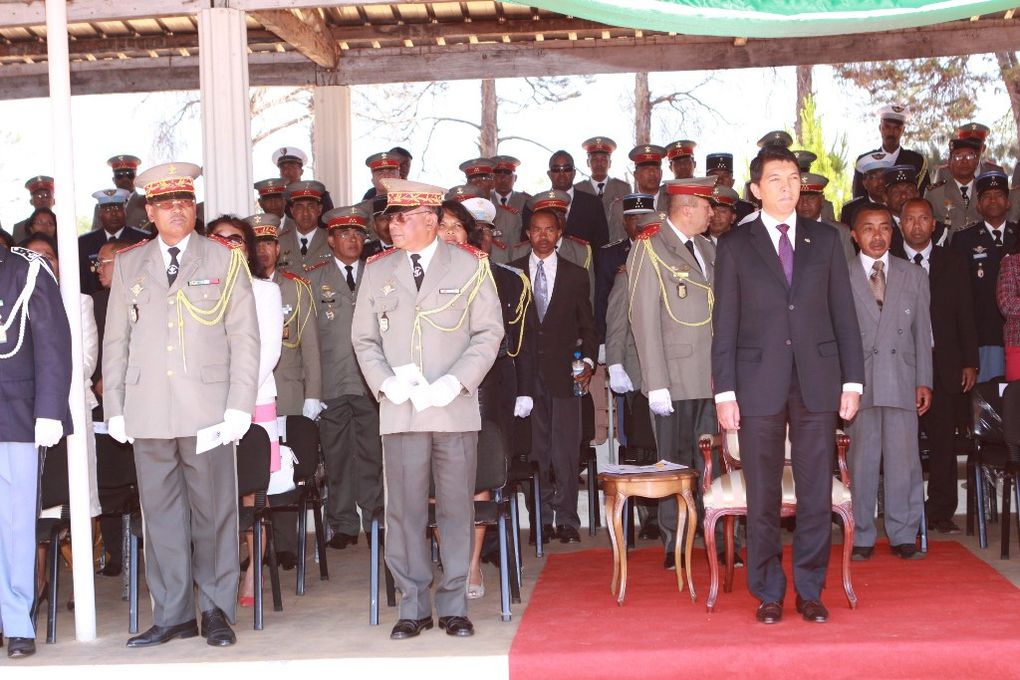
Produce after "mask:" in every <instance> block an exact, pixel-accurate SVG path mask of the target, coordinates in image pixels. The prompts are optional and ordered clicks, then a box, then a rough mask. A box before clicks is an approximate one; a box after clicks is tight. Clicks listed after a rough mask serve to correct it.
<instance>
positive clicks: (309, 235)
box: [294, 225, 322, 250]
mask: <svg viewBox="0 0 1020 680" xmlns="http://www.w3.org/2000/svg"><path fill="white" fill-rule="evenodd" d="M320 231H322V230H321V229H319V228H318V227H316V228H315V229H312V230H311V231H310V232H308V233H307V234H302V233H301V232H300V231H298V230H297V226H296V225H295V228H294V235H295V236H296V237H297V244H298V250H300V249H301V239H305V241H306V244H307V246H308V250H311V249H312V244H313V243H315V236H316V235H317V234H318V233H319V232H320Z"/></svg>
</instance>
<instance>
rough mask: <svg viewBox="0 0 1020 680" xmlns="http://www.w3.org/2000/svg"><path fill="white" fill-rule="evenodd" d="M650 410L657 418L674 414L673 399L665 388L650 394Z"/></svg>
mask: <svg viewBox="0 0 1020 680" xmlns="http://www.w3.org/2000/svg"><path fill="white" fill-rule="evenodd" d="M648 408H649V409H651V411H652V413H654V414H655V415H657V416H668V415H669V414H670V413H672V412H673V399H672V398H671V397H670V396H669V390H668V389H666V388H665V387H664V388H662V389H661V390H652V391H651V392H649V393H648Z"/></svg>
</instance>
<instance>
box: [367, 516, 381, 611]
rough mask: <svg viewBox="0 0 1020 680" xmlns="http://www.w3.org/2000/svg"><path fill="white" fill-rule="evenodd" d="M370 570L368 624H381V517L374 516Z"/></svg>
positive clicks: (370, 547)
mask: <svg viewBox="0 0 1020 680" xmlns="http://www.w3.org/2000/svg"><path fill="white" fill-rule="evenodd" d="M368 544H369V550H370V552H371V555H370V558H369V562H368V564H369V567H368V569H369V571H368V625H370V626H378V625H379V518H378V517H373V518H372V529H371V536H370V537H369V542H368Z"/></svg>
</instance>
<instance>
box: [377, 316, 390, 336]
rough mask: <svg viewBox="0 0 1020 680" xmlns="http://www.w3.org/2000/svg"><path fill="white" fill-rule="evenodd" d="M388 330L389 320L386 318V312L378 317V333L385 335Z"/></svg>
mask: <svg viewBox="0 0 1020 680" xmlns="http://www.w3.org/2000/svg"><path fill="white" fill-rule="evenodd" d="M389 329H390V318H389V317H388V316H386V312H383V313H382V316H380V317H379V332H380V333H385V332H386V331H388V330H389Z"/></svg>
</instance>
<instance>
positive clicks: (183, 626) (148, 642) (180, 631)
mask: <svg viewBox="0 0 1020 680" xmlns="http://www.w3.org/2000/svg"><path fill="white" fill-rule="evenodd" d="M197 635H198V624H197V623H195V619H192V620H191V621H185V622H184V623H178V624H177V625H176V626H153V627H152V628H150V629H149V630H147V631H145V632H144V633H142V634H141V635H136V636H134V637H133V638H131V639H129V640H128V641H127V646H128V647H155V646H156V645H161V644H163V643H164V642H170V641H171V640H174V639H176V638H181V639H182V640H183V639H184V638H193V637H196V636H197Z"/></svg>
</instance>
